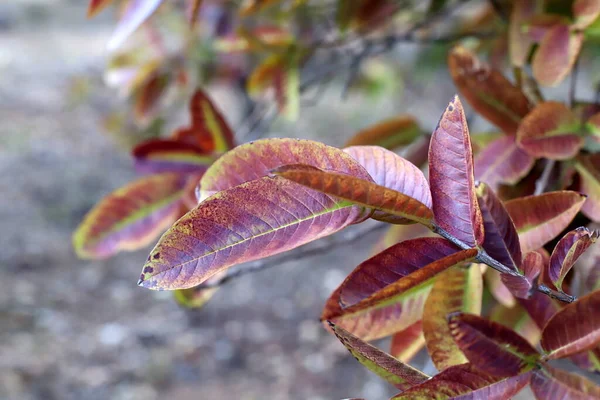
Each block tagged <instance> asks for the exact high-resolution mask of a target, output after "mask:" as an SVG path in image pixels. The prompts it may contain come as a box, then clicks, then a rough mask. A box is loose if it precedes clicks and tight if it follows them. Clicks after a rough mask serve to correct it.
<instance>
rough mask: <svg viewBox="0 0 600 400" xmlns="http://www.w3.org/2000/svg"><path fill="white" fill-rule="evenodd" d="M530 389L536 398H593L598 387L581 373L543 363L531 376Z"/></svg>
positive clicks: (545, 399) (597, 394)
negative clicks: (541, 367)
mask: <svg viewBox="0 0 600 400" xmlns="http://www.w3.org/2000/svg"><path fill="white" fill-rule="evenodd" d="M531 390H532V391H533V394H534V395H535V398H536V399H538V400H562V399H569V400H594V399H598V398H600V387H599V386H597V385H596V384H594V383H593V382H592V381H590V380H588V379H586V378H584V377H583V376H581V375H575V374H571V373H569V372H566V371H562V370H560V369H557V368H554V367H551V366H550V365H545V366H544V368H543V369H541V370H539V371H535V372H534V373H533V375H532V377H531Z"/></svg>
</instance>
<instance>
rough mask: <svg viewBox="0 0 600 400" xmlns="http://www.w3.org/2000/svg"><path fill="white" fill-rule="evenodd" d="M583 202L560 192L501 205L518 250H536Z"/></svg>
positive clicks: (578, 198) (551, 237)
mask: <svg viewBox="0 0 600 400" xmlns="http://www.w3.org/2000/svg"><path fill="white" fill-rule="evenodd" d="M584 201H585V196H582V195H581V194H579V193H577V192H572V191H569V190H562V191H558V192H549V193H544V194H541V195H538V196H527V197H521V198H518V199H514V200H510V201H507V202H506V203H504V205H505V207H506V211H508V214H509V215H510V217H511V219H512V220H513V222H514V224H515V227H516V228H517V232H518V233H519V240H520V242H521V251H522V252H524V253H527V252H529V251H533V250H537V249H539V248H541V247H543V246H544V245H545V244H546V243H548V242H549V241H550V240H552V239H554V238H555V237H556V236H557V235H558V234H560V233H561V232H562V231H563V230H564V229H565V228H566V227H567V226H569V223H570V222H571V221H572V220H573V218H574V217H575V215H577V212H579V210H580V209H581V206H582V205H583V202H584ZM434 211H435V209H434Z"/></svg>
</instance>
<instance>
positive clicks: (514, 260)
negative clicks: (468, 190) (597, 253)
mask: <svg viewBox="0 0 600 400" xmlns="http://www.w3.org/2000/svg"><path fill="white" fill-rule="evenodd" d="M476 190H477V201H478V202H479V208H480V209H481V215H482V216H483V224H484V228H485V238H484V241H483V244H482V247H483V248H484V249H485V251H486V252H487V253H488V254H489V255H490V256H492V257H493V258H494V259H496V260H497V261H500V262H501V263H502V264H504V265H505V266H507V267H508V268H510V269H512V270H513V271H517V269H518V268H519V266H520V265H521V257H522V256H521V245H520V243H519V236H518V234H517V229H516V228H515V224H514V223H513V221H512V219H511V218H510V216H509V215H508V212H507V211H506V208H504V205H503V204H502V201H500V199H498V197H497V196H496V194H495V193H494V192H493V191H492V190H491V189H490V188H489V187H488V186H487V185H486V184H484V183H480V184H479V185H478V186H477V188H476Z"/></svg>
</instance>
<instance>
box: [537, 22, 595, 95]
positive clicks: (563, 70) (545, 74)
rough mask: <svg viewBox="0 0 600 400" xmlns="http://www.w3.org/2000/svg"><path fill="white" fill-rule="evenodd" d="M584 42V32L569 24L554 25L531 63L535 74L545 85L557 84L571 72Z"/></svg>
mask: <svg viewBox="0 0 600 400" xmlns="http://www.w3.org/2000/svg"><path fill="white" fill-rule="evenodd" d="M582 44H583V33H582V32H573V31H571V29H570V27H569V26H568V25H564V24H558V25H555V26H554V27H552V28H551V29H550V30H549V31H548V32H547V33H546V34H545V35H544V38H543V39H542V41H541V43H540V46H539V48H538V49H537V51H536V52H535V54H534V56H533V61H532V63H531V66H532V69H533V76H534V77H535V79H536V80H537V81H538V82H539V83H540V84H541V85H543V86H556V85H558V84H559V83H561V82H562V81H563V79H565V77H566V76H567V75H568V74H569V72H571V69H572V68H573V64H575V61H576V60H577V57H578V56H579V51H580V50H581V46H582Z"/></svg>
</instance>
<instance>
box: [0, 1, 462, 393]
mask: <svg viewBox="0 0 600 400" xmlns="http://www.w3.org/2000/svg"><path fill="white" fill-rule="evenodd" d="M84 3H87V2H84V1H64V0H37V1H32V0H18V1H15V0H11V1H10V2H6V1H5V2H2V3H1V4H0V194H1V195H0V224H1V230H0V232H1V233H0V249H1V250H0V270H1V277H0V285H1V286H0V287H1V288H2V289H1V290H0V399H19V400H30V399H31V400H32V399H44V400H52V399H60V400H68V399H87V400H94V399H117V400H119V399H123V400H125V399H132V400H133V399H144V400H152V399H159V398H161V399H162V398H169V399H173V400H179V399H181V400H183V399H199V398H201V399H225V398H227V399H273V400H276V399H315V400H316V399H341V398H345V397H354V396H356V397H358V396H364V397H366V398H369V399H372V400H374V399H382V398H387V397H388V396H390V395H391V394H392V393H393V389H392V388H391V387H390V386H389V385H387V384H385V383H383V382H381V381H380V380H379V379H378V378H377V377H375V376H374V375H373V374H370V373H369V372H366V370H364V369H363V368H362V367H361V366H360V365H359V364H358V363H357V362H356V361H355V360H354V359H353V358H351V357H350V356H349V354H348V353H347V352H346V351H345V349H344V348H343V347H342V345H341V344H339V343H338V342H337V340H336V339H335V338H334V337H332V336H331V335H329V334H328V333H327V332H326V331H325V330H324V329H322V327H321V325H320V323H319V322H318V317H319V315H320V311H321V308H322V306H323V304H324V301H325V299H326V298H327V296H328V295H329V293H330V292H331V291H332V290H333V289H334V288H335V287H336V286H337V285H338V284H339V283H340V282H341V280H342V279H343V278H344V276H345V274H347V273H348V272H349V271H350V270H351V269H352V268H353V267H354V266H356V265H357V264H358V263H359V262H360V261H362V260H364V259H365V258H366V257H367V256H368V253H369V248H370V246H371V245H372V243H373V242H374V238H365V241H364V242H363V243H360V244H358V245H353V246H352V247H340V248H337V249H333V250H332V251H331V253H330V254H328V255H326V256H321V257H313V258H310V259H303V260H299V261H296V262H289V263H287V264H286V265H282V266H281V267H278V268H274V269H271V270H269V271H265V272H262V273H259V274H255V275H253V276H247V277H244V278H243V279H240V280H238V281H236V282H235V283H232V284H230V285H227V286H226V287H224V288H223V289H222V290H220V291H219V292H218V293H217V295H216V296H215V297H214V298H213V300H212V301H211V302H210V304H209V305H208V306H207V307H206V308H205V309H203V310H202V311H199V312H186V311H185V310H182V309H180V308H179V307H178V306H176V305H175V303H174V302H173V301H172V299H171V297H170V294H169V293H156V292H152V291H148V290H144V289H141V288H138V287H137V286H136V284H135V282H136V280H137V276H138V274H139V271H140V268H141V265H142V264H143V261H144V259H145V256H146V254H147V250H143V251H140V252H135V253H128V254H122V255H119V256H118V257H115V258H113V259H110V260H107V261H103V262H88V261H81V260H78V259H77V258H76V257H75V256H74V254H73V252H72V250H71V248H70V235H71V232H72V230H73V229H74V228H75V226H76V225H77V223H78V222H79V221H80V219H81V218H82V216H83V215H84V213H85V212H86V211H87V210H89V209H90V207H91V206H92V205H93V204H94V203H95V202H96V201H97V200H98V199H99V198H100V197H101V196H102V195H104V194H106V193H108V192H109V191H111V190H112V189H114V188H116V187H118V186H120V185H122V184H124V183H126V182H127V181H128V180H129V179H130V178H132V177H133V176H134V174H133V171H132V168H131V163H130V160H129V159H128V157H127V154H126V152H125V151H124V150H123V149H121V148H119V147H118V146H117V145H116V144H115V142H114V140H112V139H111V138H110V137H108V136H107V135H105V134H104V133H102V131H101V128H100V121H101V116H102V114H103V112H105V111H106V110H108V109H109V108H110V106H111V105H112V104H115V102H116V100H114V93H113V92H111V91H109V90H108V89H106V88H104V87H103V86H102V85H101V83H100V82H101V80H100V72H101V71H102V68H103V66H104V64H105V57H106V54H105V50H104V49H105V43H106V40H107V38H108V35H109V34H110V29H111V27H112V24H113V22H112V20H111V19H110V13H104V14H103V15H101V16H100V17H99V18H98V19H96V20H93V21H87V20H85V18H84V15H85V4H84ZM78 76H90V77H91V79H92V80H91V82H92V83H93V90H94V94H93V96H92V97H93V99H92V100H93V101H90V102H85V103H83V104H76V105H74V104H72V99H71V98H70V97H69V96H68V93H69V87H70V85H71V84H72V81H73V79H74V78H76V77H78ZM448 85H449V84H448V83H447V79H445V78H444V84H443V85H440V84H439V83H436V81H435V79H434V80H433V81H432V82H431V87H430V88H426V91H428V92H429V94H427V93H425V95H423V94H422V95H421V96H422V97H421V98H419V99H416V98H414V97H412V98H411V97H409V102H408V103H407V104H406V105H405V106H406V107H407V108H406V109H405V110H411V111H414V112H415V113H416V114H417V115H419V116H421V117H423V116H427V115H429V118H428V119H429V120H431V123H432V126H433V124H435V122H436V120H437V116H438V115H439V113H440V112H441V110H442V109H443V105H444V103H445V102H446V101H447V99H448V98H450V95H451V94H452V92H453V90H452V89H451V87H450V86H448ZM333 92H335V91H333ZM430 94H431V95H432V96H430ZM433 94H436V95H433ZM326 96H329V97H331V101H329V100H327V99H326V100H324V101H322V102H321V103H320V104H319V105H318V106H316V107H313V108H310V109H307V110H306V111H303V116H302V120H301V121H300V122H298V123H296V124H279V125H276V127H275V129H274V133H272V135H277V136H279V135H280V136H297V137H303V138H320V139H321V140H323V141H325V142H327V143H331V144H341V143H343V141H344V138H346V137H348V135H349V134H350V133H351V132H352V130H353V127H354V128H356V127H361V126H366V125H368V124H369V123H370V122H375V121H377V120H378V119H379V118H383V117H388V116H391V115H393V114H394V113H397V112H399V111H400V110H402V104H401V103H400V102H399V99H397V98H396V99H391V100H387V101H385V100H384V101H380V102H378V103H376V104H375V103H373V101H372V100H369V102H368V103H365V102H364V100H362V101H361V100H356V99H354V100H352V99H351V100H349V101H347V102H346V103H344V104H343V105H340V100H339V97H337V96H339V94H337V93H333V94H328V95H326ZM396 97H399V96H396ZM423 97H424V98H436V99H439V101H437V104H427V103H425V102H424V101H423ZM226 98H227V93H225V94H222V93H221V95H220V97H218V101H219V103H220V104H224V103H223V102H224V101H226ZM116 104H118V103H116ZM364 104H369V107H368V108H366V107H364ZM365 108H366V109H365ZM431 111H433V112H431ZM235 112H236V110H227V111H226V113H227V114H228V116H229V115H235Z"/></svg>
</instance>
